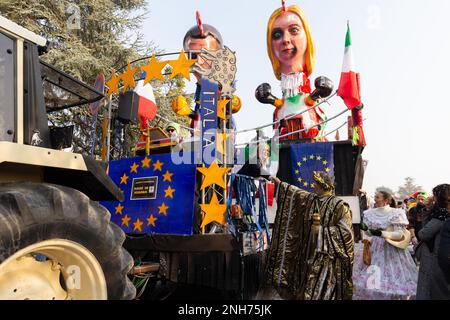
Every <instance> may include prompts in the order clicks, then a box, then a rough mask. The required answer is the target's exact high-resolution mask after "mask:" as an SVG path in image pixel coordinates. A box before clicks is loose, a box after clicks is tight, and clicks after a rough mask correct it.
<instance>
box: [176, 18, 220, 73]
mask: <svg viewBox="0 0 450 320" xmlns="http://www.w3.org/2000/svg"><path fill="white" fill-rule="evenodd" d="M183 48H184V51H186V52H188V51H200V50H201V49H206V50H211V51H215V50H219V49H222V48H223V40H222V36H221V34H220V32H219V31H218V30H217V29H216V28H214V27H213V26H211V25H209V24H203V23H202V20H201V18H200V14H199V13H198V11H197V25H196V26H193V27H192V28H190V29H189V30H188V31H187V32H186V34H185V36H184V39H183ZM191 57H192V58H193V59H198V61H197V64H198V65H200V66H201V67H203V68H205V69H209V68H210V67H211V61H209V60H208V59H206V58H205V57H204V56H203V55H201V54H198V53H195V54H193V55H191ZM194 74H195V77H196V78H197V81H200V78H201V75H200V74H199V73H198V72H194Z"/></svg>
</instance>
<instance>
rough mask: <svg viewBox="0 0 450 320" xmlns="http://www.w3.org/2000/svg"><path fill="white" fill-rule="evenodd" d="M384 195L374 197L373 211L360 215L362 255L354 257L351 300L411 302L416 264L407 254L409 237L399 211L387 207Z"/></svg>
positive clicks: (385, 195) (387, 201)
mask: <svg viewBox="0 0 450 320" xmlns="http://www.w3.org/2000/svg"><path fill="white" fill-rule="evenodd" d="M391 200H392V197H391V195H390V194H389V193H387V192H385V191H379V192H377V193H376V194H375V205H376V208H373V209H369V210H366V211H364V213H363V222H362V224H361V229H362V230H364V231H365V232H364V233H363V239H364V240H363V242H365V244H364V245H365V248H364V251H365V252H364V254H362V255H356V256H355V265H354V268H353V284H354V288H353V300H409V299H414V297H415V294H416V290H415V288H416V286H417V269H416V264H415V262H414V260H413V258H412V256H411V254H410V253H409V251H408V245H409V243H410V240H411V237H410V234H409V232H408V230H407V229H406V227H407V226H408V219H407V218H406V214H405V211H404V210H403V209H398V208H395V207H394V208H393V207H392V206H390V204H391Z"/></svg>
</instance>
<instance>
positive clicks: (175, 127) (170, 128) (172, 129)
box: [166, 122, 182, 143]
mask: <svg viewBox="0 0 450 320" xmlns="http://www.w3.org/2000/svg"><path fill="white" fill-rule="evenodd" d="M180 130H181V127H180V125H179V124H178V123H176V122H171V123H169V124H168V125H167V127H166V132H167V134H168V135H169V137H170V140H171V141H174V142H176V143H180V142H181V140H182V138H181V137H180Z"/></svg>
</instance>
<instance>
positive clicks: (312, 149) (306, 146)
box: [291, 142, 334, 192]
mask: <svg viewBox="0 0 450 320" xmlns="http://www.w3.org/2000/svg"><path fill="white" fill-rule="evenodd" d="M291 161H292V162H291V163H292V177H293V180H294V181H293V182H294V184H295V185H296V186H297V187H299V188H302V189H303V190H306V191H310V192H312V191H313V190H314V180H313V178H312V177H313V171H323V172H325V173H327V174H328V175H329V176H330V177H334V162H333V143H332V142H317V143H302V144H293V145H291Z"/></svg>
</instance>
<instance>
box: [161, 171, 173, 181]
mask: <svg viewBox="0 0 450 320" xmlns="http://www.w3.org/2000/svg"><path fill="white" fill-rule="evenodd" d="M162 176H163V178H164V179H163V182H164V181H169V182H172V176H173V173H171V172H170V171H169V170H166V173H164V174H163V175H162Z"/></svg>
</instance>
